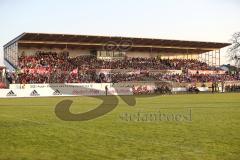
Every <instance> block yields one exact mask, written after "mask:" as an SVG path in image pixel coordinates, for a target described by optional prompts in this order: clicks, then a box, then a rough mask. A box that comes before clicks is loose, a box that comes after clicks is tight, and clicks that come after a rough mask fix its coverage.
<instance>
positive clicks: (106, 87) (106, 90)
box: [105, 85, 108, 96]
mask: <svg viewBox="0 0 240 160" xmlns="http://www.w3.org/2000/svg"><path fill="white" fill-rule="evenodd" d="M107 93H108V86H107V85H106V86H105V95H106V96H107Z"/></svg>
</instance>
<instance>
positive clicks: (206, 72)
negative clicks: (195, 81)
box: [188, 69, 225, 74]
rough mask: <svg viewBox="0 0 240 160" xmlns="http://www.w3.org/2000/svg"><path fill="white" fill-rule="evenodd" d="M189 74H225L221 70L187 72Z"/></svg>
mask: <svg viewBox="0 0 240 160" xmlns="http://www.w3.org/2000/svg"><path fill="white" fill-rule="evenodd" d="M188 73H189V74H225V71H222V70H217V71H212V70H190V69H189V70H188Z"/></svg>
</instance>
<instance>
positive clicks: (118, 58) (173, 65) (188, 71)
mask: <svg viewBox="0 0 240 160" xmlns="http://www.w3.org/2000/svg"><path fill="white" fill-rule="evenodd" d="M229 45H230V44H229V43H217V42H200V41H182V40H165V39H149V38H130V37H107V36H89V35H68V34H45V33H23V34H21V35H20V36H18V37H16V38H15V39H13V40H11V41H10V42H8V43H7V44H6V45H4V60H5V62H6V63H7V64H8V65H9V66H11V67H12V68H13V70H12V71H9V72H7V73H6V79H7V83H8V84H46V83H48V84H55V83H113V84H115V85H117V84H118V85H119V86H125V85H126V84H128V86H129V84H131V85H132V86H131V87H133V89H134V91H135V93H149V92H153V91H155V92H160V93H162V92H167V91H170V90H171V89H170V86H171V88H172V87H173V86H175V87H185V88H187V87H188V89H189V88H190V89H193V88H192V87H193V86H194V87H206V86H207V87H211V86H212V88H215V90H217V89H216V88H219V87H216V85H217V84H218V83H219V84H222V85H221V87H222V88H223V83H225V82H228V81H238V80H240V77H239V74H238V73H236V74H230V73H227V72H225V71H223V70H221V69H220V68H219V67H220V57H221V53H220V50H221V48H224V47H226V46H229ZM141 83H142V84H145V83H148V84H149V83H154V86H155V87H150V88H151V89H150V88H149V85H148V86H147V87H144V85H142V84H141ZM166 83H167V85H166ZM156 84H158V85H157V87H156ZM139 87H140V88H139ZM218 90H219V89H218Z"/></svg>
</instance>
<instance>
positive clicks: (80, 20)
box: [0, 0, 240, 65]
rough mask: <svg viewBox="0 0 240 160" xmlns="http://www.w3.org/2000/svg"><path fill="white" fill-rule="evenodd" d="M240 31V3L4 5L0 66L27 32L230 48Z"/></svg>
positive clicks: (153, 0) (46, 1)
mask: <svg viewBox="0 0 240 160" xmlns="http://www.w3.org/2000/svg"><path fill="white" fill-rule="evenodd" d="M238 31H240V1H239V0H38V1H37V0H0V48H1V50H0V65H2V64H3V45H4V44H6V43H7V42H8V41H10V40H12V39H13V38H15V37H17V36H18V35H20V34H21V33H23V32H41V33H65V34H87V35H105V36H128V37H144V38H161V39H179V40H196V41H215V42H229V40H230V38H231V36H232V34H233V33H234V32H238ZM225 51H226V49H224V50H222V63H228V61H227V57H226V54H225Z"/></svg>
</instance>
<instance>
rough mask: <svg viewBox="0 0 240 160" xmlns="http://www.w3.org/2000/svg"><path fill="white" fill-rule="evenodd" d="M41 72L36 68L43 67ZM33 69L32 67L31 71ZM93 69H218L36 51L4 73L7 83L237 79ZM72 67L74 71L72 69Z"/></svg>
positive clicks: (171, 61) (196, 63) (177, 62)
mask: <svg viewBox="0 0 240 160" xmlns="http://www.w3.org/2000/svg"><path fill="white" fill-rule="evenodd" d="M43 68H44V73H38V72H36V70H38V69H43ZM31 69H33V70H34V71H31ZM96 69H136V70H145V71H148V70H151V69H152V70H186V69H192V70H218V68H216V67H211V66H208V65H207V64H206V63H204V62H200V61H198V60H190V59H160V58H125V59H124V60H113V61H106V60H100V59H97V58H96V57H94V56H78V57H70V56H69V54H68V53H67V52H62V53H54V52H37V53H36V54H35V55H34V56H21V57H19V65H18V71H17V72H16V73H8V74H7V78H8V80H9V81H10V83H24V84H28V83H30V84H31V83H91V82H97V83H101V82H113V83H119V82H126V81H173V82H180V83H181V82H187V83H191V82H202V83H204V82H214V81H232V80H240V77H239V76H238V75H228V74H222V75H220V74H218V75H204V74H194V75H189V74H187V73H183V74H164V73H157V74H152V73H148V72H141V73H139V74H135V73H134V74H127V73H110V74H104V73H101V74H99V73H96V71H95V70H96ZM74 70H75V72H73V71H74Z"/></svg>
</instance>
